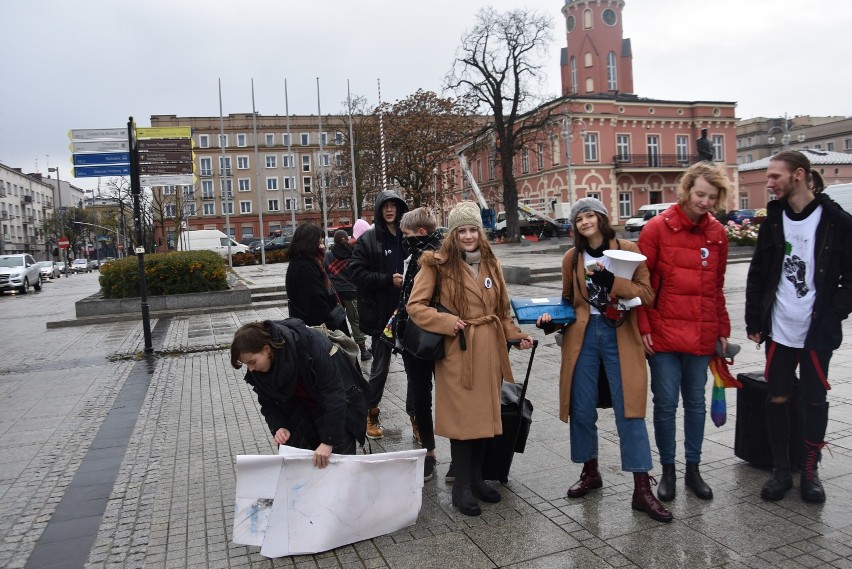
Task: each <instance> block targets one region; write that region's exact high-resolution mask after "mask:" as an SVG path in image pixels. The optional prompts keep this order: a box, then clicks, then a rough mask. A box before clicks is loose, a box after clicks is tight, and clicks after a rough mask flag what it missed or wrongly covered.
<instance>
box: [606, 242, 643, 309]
mask: <svg viewBox="0 0 852 569" xmlns="http://www.w3.org/2000/svg"><path fill="white" fill-rule="evenodd" d="M604 256H606V258H607V259H609V270H610V271H612V273H613V274H614V275H615V276H617V277H621V278H623V279H632V278H633V273H635V272H636V267H638V266H639V263H641V262H642V261H644V260H646V259H647V258H648V257H646V256H645V255H642V254H640V253H634V252H633V251H625V250H623V249H610V250H608V251H604ZM620 304H621V305H622V306H623V307H624V308H625V309H630V308H635V307H637V306H641V305H642V300H641V299H640V298H639V297H638V296H637V297H636V298H631V299H629V300H622V301H621V302H620Z"/></svg>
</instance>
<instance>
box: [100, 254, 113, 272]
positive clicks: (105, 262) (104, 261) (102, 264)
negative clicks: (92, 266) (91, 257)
mask: <svg viewBox="0 0 852 569" xmlns="http://www.w3.org/2000/svg"><path fill="white" fill-rule="evenodd" d="M113 261H115V257H104V258H103V259H101V263H100V266H99V267H98V270H100V267H103V266H104V265H106V264H107V263H112V262H113Z"/></svg>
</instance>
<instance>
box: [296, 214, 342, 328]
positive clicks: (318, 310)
mask: <svg viewBox="0 0 852 569" xmlns="http://www.w3.org/2000/svg"><path fill="white" fill-rule="evenodd" d="M288 256H289V257H290V264H289V265H288V267H287V276H286V277H285V284H286V288H287V300H288V303H289V306H290V316H291V317H293V318H299V319H300V320H302V321H303V322H304V323H305V324H307V325H308V326H319V325H320V324H325V325H326V326H327V327H328V328H330V329H331V330H340V331H342V332H343V333H345V334H346V335H347V336H348V335H349V327H348V326H347V325H346V315H345V313H344V311H343V308H342V307H341V308H339V309H337V310H336V311H335V309H336V307H337V305H338V304H339V303H338V297H337V292H336V291H335V290H334V287H333V286H332V285H331V281H330V280H329V278H328V275H326V273H325V266H324V264H323V259H324V257H325V239H324V238H323V230H322V228H321V227H320V226H318V225H316V224H314V223H303V224H302V225H300V226H299V227H297V228H296V231H294V232H293V242H292V243H291V244H290V250H289V252H288Z"/></svg>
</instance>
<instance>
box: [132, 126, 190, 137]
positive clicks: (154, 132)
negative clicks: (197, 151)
mask: <svg viewBox="0 0 852 569" xmlns="http://www.w3.org/2000/svg"><path fill="white" fill-rule="evenodd" d="M136 138H192V127H189V126H163V127H159V126H152V127H142V126H137V127H136Z"/></svg>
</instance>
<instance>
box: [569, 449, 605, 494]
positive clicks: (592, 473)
mask: <svg viewBox="0 0 852 569" xmlns="http://www.w3.org/2000/svg"><path fill="white" fill-rule="evenodd" d="M602 486H603V479H602V478H601V473H600V472H599V471H598V459H596V458H593V459H592V460H589V461H587V462H584V463H583V472H581V473H580V479H579V480H578V481H577V482H576V483H575V484H574V485H573V486H571V487H570V488H568V497H569V498H582V497H583V496H585V495H586V494H588V493H589V492H590V491H591V490H596V489H598V488H601V487H602Z"/></svg>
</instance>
